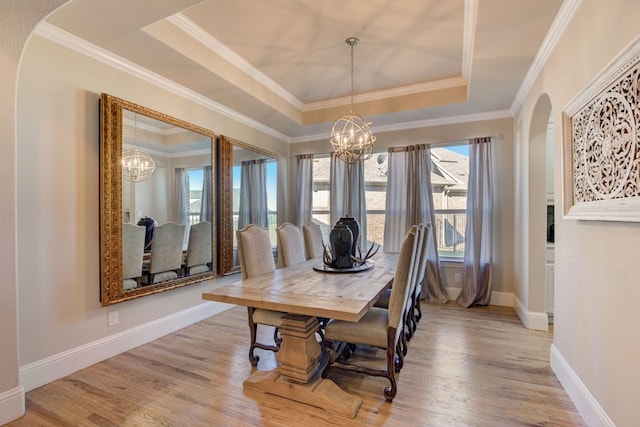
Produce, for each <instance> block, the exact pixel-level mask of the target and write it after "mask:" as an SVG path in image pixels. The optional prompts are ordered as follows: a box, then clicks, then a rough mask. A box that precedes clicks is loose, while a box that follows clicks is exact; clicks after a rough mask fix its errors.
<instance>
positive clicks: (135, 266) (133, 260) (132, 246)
mask: <svg viewBox="0 0 640 427" xmlns="http://www.w3.org/2000/svg"><path fill="white" fill-rule="evenodd" d="M145 233H146V228H145V227H143V226H140V225H134V224H129V223H124V224H122V276H123V277H122V278H123V279H133V278H135V277H140V276H142V258H143V254H144V236H145Z"/></svg>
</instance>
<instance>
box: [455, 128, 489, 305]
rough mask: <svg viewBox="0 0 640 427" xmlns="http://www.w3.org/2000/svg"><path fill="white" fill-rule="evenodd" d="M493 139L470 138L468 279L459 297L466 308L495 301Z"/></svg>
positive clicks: (463, 284)
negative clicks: (493, 286) (493, 288)
mask: <svg viewBox="0 0 640 427" xmlns="http://www.w3.org/2000/svg"><path fill="white" fill-rule="evenodd" d="M492 192H493V189H492V176H491V138H489V137H485V138H474V139H471V140H469V190H468V194H467V227H466V230H465V233H464V238H465V245H464V246H465V247H464V280H463V282H462V292H461V293H460V295H459V296H458V299H457V300H456V301H457V302H458V303H459V304H460V305H462V306H463V307H470V306H472V305H474V304H479V305H487V304H489V301H490V300H491V270H492V264H493V253H492V245H493V238H492V237H493V221H492V211H493V194H492Z"/></svg>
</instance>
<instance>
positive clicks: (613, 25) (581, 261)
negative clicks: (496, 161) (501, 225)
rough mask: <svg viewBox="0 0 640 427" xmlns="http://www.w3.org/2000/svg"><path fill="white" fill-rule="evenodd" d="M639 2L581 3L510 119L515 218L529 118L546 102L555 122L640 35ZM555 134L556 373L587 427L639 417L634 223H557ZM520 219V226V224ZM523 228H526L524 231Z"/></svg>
mask: <svg viewBox="0 0 640 427" xmlns="http://www.w3.org/2000/svg"><path fill="white" fill-rule="evenodd" d="M638 16H640V2H636V1H625V0H612V1H607V2H603V1H600V0H584V1H582V3H581V4H580V6H579V8H578V10H577V12H576V13H575V15H574V17H573V19H572V20H571V22H570V23H569V25H568V27H567V29H566V31H565V32H564V34H563V35H562V37H561V38H560V40H559V42H558V44H557V46H556V48H555V49H554V51H553V53H552V54H551V56H550V57H549V60H548V61H547V63H546V65H545V66H544V68H543V70H542V74H541V75H540V76H539V78H538V81H537V82H536V83H535V85H534V86H533V88H532V89H531V91H530V93H529V94H528V96H527V99H526V102H525V105H524V106H523V108H522V109H521V111H519V112H518V114H517V116H516V128H515V134H516V165H518V166H517V167H516V194H519V193H520V194H519V196H518V197H517V200H516V203H517V205H516V215H517V217H519V218H520V217H521V214H523V213H524V212H526V209H527V206H526V203H527V202H526V199H527V198H528V189H527V186H526V182H527V173H528V171H527V168H526V164H527V160H528V159H527V155H528V145H529V144H530V142H531V141H529V140H528V135H529V128H530V123H531V116H532V114H533V110H534V108H535V106H536V103H537V102H538V100H539V99H540V97H541V96H542V95H543V94H545V93H546V94H548V96H549V98H550V99H551V103H552V109H553V120H554V123H556V124H559V123H562V117H561V113H562V110H563V109H564V108H565V106H566V105H567V104H568V103H569V102H570V101H571V100H572V99H573V98H574V97H575V96H576V95H577V94H578V93H579V92H580V91H581V90H582V89H583V88H584V87H585V86H587V85H588V84H589V82H590V81H591V80H592V79H593V78H594V77H595V76H596V75H597V74H598V73H599V72H600V71H601V70H602V69H603V68H604V67H605V66H606V65H607V63H608V62H609V61H611V60H612V59H613V58H614V57H615V56H616V55H617V54H618V53H619V52H620V51H621V50H623V49H624V47H625V46H627V45H628V44H629V43H630V42H631V41H632V40H634V38H636V37H637V36H638V35H639V31H638V25H637V17H638ZM559 128H560V126H559V125H556V132H555V133H554V134H555V141H554V184H555V185H554V191H555V204H556V222H555V224H556V244H555V251H556V254H555V265H556V266H555V316H554V317H555V318H554V320H555V326H554V344H553V347H552V352H551V356H552V367H553V369H554V371H555V372H556V375H557V376H558V377H559V379H560V380H561V382H562V383H563V385H564V386H565V388H566V389H567V391H568V392H569V394H570V396H571V397H572V399H573V400H574V402H575V403H576V405H577V406H578V408H579V409H580V410H581V413H582V414H583V417H584V418H585V420H586V421H587V422H588V423H589V424H590V425H619V426H630V425H637V422H638V419H639V418H640V406H639V405H638V394H637V391H636V390H637V385H638V384H639V383H640V364H639V363H638V360H640V340H639V339H638V331H637V325H638V324H640V310H639V309H638V307H639V303H640V287H639V286H638V284H639V283H640V270H639V269H638V268H637V263H638V253H639V249H638V248H639V245H638V244H639V243H640V224H638V223H622V222H599V221H576V220H570V219H562V217H561V209H559V208H558V207H559V206H561V199H562V192H561V189H562V179H561V146H562V143H563V140H562V132H561V131H560V129H559ZM521 218H525V217H524V216H523V217H521ZM525 221H526V219H523V220H519V223H518V226H517V227H516V233H517V234H516V236H515V238H516V242H517V244H516V251H517V255H516V258H517V260H518V266H519V267H518V269H517V272H516V276H517V277H516V292H517V293H518V294H519V296H520V295H521V294H523V293H524V295H522V297H523V301H525V300H526V293H527V292H528V286H534V285H533V284H530V283H527V279H526V274H525V273H526V271H525V270H524V269H522V268H520V266H522V265H523V263H524V261H525V260H526V259H527V257H528V256H529V254H528V253H527V249H526V248H527V244H526V239H527V237H526V235H524V227H520V226H519V225H520V224H522V225H524V226H526V222H525ZM523 222H524V224H523Z"/></svg>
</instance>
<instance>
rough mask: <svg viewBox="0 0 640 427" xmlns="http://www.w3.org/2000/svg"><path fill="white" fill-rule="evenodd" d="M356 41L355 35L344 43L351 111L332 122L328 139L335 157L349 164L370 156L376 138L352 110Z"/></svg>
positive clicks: (369, 126) (368, 126) (366, 124)
mask: <svg viewBox="0 0 640 427" xmlns="http://www.w3.org/2000/svg"><path fill="white" fill-rule="evenodd" d="M358 42H359V40H358V39H357V38H356V37H349V38H348V39H347V40H345V44H346V45H347V46H349V47H351V112H350V113H349V115H348V116H344V117H341V118H339V119H337V120H336V121H335V122H333V127H332V128H331V139H330V141H331V146H332V147H333V151H334V153H335V155H336V157H338V158H340V159H342V160H343V161H345V162H346V163H349V164H354V163H358V162H359V161H365V160H367V159H369V158H371V156H372V155H373V143H374V142H375V140H376V136H375V135H374V133H373V130H372V129H371V122H369V123H367V122H365V121H364V119H363V118H362V116H360V115H359V114H356V113H354V111H353V47H354V46H357V45H358Z"/></svg>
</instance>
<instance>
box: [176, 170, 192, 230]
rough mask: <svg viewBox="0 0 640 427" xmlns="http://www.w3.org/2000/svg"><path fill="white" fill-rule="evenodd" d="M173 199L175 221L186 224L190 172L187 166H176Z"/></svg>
mask: <svg viewBox="0 0 640 427" xmlns="http://www.w3.org/2000/svg"><path fill="white" fill-rule="evenodd" d="M173 200H174V202H173V222H175V223H177V224H183V225H185V224H186V223H187V212H189V174H188V173H187V170H186V169H185V168H175V177H174V180H173Z"/></svg>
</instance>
